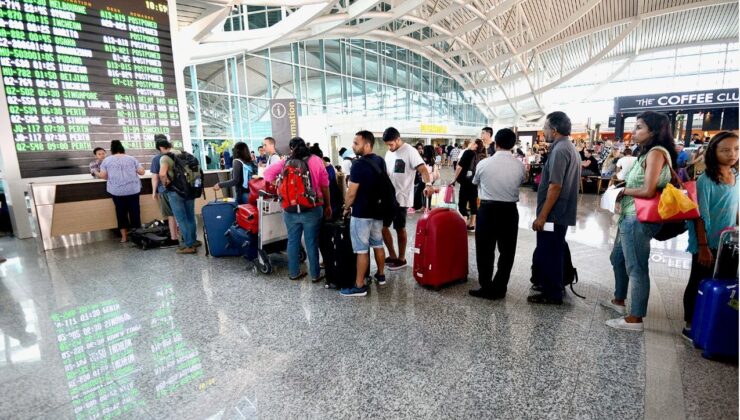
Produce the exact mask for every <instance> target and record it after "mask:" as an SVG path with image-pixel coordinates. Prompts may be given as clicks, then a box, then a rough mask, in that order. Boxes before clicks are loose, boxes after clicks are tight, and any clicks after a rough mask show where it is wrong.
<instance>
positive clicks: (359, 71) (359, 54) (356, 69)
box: [350, 47, 365, 78]
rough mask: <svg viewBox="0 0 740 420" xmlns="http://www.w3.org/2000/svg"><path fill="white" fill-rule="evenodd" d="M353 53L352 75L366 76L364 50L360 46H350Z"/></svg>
mask: <svg viewBox="0 0 740 420" xmlns="http://www.w3.org/2000/svg"><path fill="white" fill-rule="evenodd" d="M350 52H351V55H352V62H351V64H352V71H351V72H352V77H358V78H364V77H365V60H364V57H363V56H364V53H363V50H361V49H359V48H355V47H352V48H350Z"/></svg>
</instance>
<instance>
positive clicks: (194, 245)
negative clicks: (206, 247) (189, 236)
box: [193, 239, 203, 248]
mask: <svg viewBox="0 0 740 420" xmlns="http://www.w3.org/2000/svg"><path fill="white" fill-rule="evenodd" d="M201 246H203V242H201V241H199V240H197V239H196V240H195V242H193V248H198V247H201Z"/></svg>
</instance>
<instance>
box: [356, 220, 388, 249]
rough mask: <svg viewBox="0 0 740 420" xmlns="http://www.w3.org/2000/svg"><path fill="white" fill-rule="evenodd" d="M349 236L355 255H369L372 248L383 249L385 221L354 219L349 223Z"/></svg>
mask: <svg viewBox="0 0 740 420" xmlns="http://www.w3.org/2000/svg"><path fill="white" fill-rule="evenodd" d="M349 235H350V237H351V238H352V250H353V251H354V252H355V254H367V253H368V252H370V248H382V247H383V221H382V220H375V219H360V218H358V217H352V219H350V222H349Z"/></svg>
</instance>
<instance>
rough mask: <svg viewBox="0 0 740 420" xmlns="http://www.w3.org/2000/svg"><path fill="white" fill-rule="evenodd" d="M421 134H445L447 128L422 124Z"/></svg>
mask: <svg viewBox="0 0 740 420" xmlns="http://www.w3.org/2000/svg"><path fill="white" fill-rule="evenodd" d="M421 132H422V133H424V134H447V126H446V125H440V124H422V125H421Z"/></svg>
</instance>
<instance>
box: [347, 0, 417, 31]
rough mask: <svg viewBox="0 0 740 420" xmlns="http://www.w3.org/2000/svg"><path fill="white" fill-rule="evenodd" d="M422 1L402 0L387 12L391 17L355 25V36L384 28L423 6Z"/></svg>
mask: <svg viewBox="0 0 740 420" xmlns="http://www.w3.org/2000/svg"><path fill="white" fill-rule="evenodd" d="M424 1H425V0H404V1H403V2H401V3H400V4H397V5H395V6H394V7H393V8H392V9H391V10H389V11H390V12H391V13H392V14H393V15H392V17H388V18H375V19H370V20H368V21H365V22H362V23H360V24H359V25H355V28H357V32H356V34H357V36H360V35H363V34H366V33H368V32H370V31H373V30H375V29H377V28H380V27H382V26H385V25H387V24H389V23H391V22H393V21H394V20H396V19H400V18H401V17H402V16H404V15H406V14H408V13H410V12H411V11H413V10H414V9H416V8H417V7H419V6H421V5H422V4H424Z"/></svg>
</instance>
